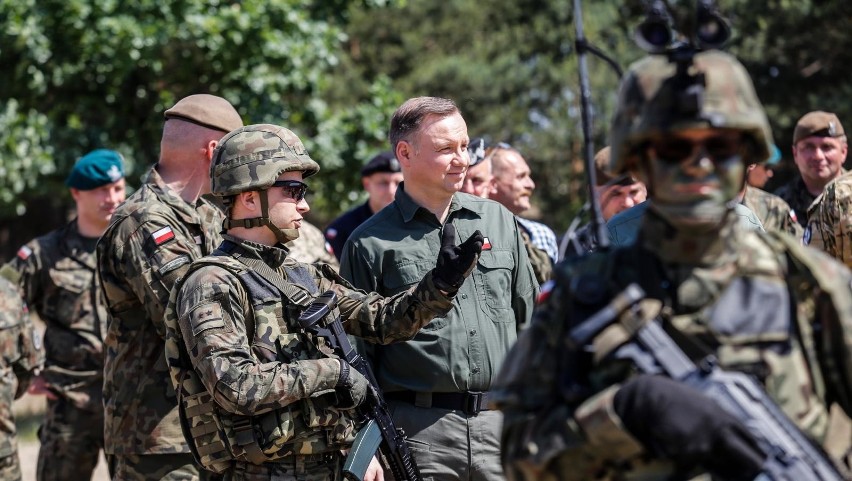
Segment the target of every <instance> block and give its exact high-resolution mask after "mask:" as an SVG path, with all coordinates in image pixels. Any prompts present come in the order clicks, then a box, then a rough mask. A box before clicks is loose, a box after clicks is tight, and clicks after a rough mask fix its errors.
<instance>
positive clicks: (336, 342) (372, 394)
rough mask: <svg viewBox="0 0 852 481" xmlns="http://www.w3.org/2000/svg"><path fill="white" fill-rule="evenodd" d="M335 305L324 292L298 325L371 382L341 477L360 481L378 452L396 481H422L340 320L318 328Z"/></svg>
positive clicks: (334, 298) (332, 297)
mask: <svg viewBox="0 0 852 481" xmlns="http://www.w3.org/2000/svg"><path fill="white" fill-rule="evenodd" d="M336 305H337V294H335V293H334V291H326V292H324V293H323V294H322V295H320V296H319V297H317V298H316V299H315V300H314V302H313V303H311V305H310V306H308V308H307V309H305V310H304V312H302V315H301V316H299V325H301V326H302V328H303V329H305V330H306V331H308V332H311V333H313V334H315V335H316V336H319V337H322V338H324V339H325V340H326V341H327V342H328V343H329V345H331V346H332V348H334V351H335V353H336V354H337V355H338V356H340V358H341V359H343V360H344V361H345V362H348V363H349V364H350V365H351V366H352V367H353V368H355V369H357V370H358V372H360V373H361V374H362V375H363V376H364V377H366V378H367V380H368V381H369V382H370V387H369V389H368V390H367V398H366V400H365V401H364V403H363V404H362V405H361V406H360V407H359V408H358V409H359V411H360V412H361V413H362V414H363V415H364V416H365V417H366V418H367V419H368V421H367V424H365V425H364V427H363V428H361V430H360V431H359V432H358V435H357V436H356V437H355V441H354V442H353V443H352V449H351V450H350V451H349V456H347V457H346V462H345V463H344V465H343V475H344V476H345V477H346V479H350V480H357V481H363V479H364V474H365V473H366V472H367V467H368V466H369V464H370V461H371V460H372V459H373V456H374V455H375V454H376V451H377V450H378V449H381V452H382V454H384V456H385V458H386V459H387V462H388V464H390V468H391V471H392V472H393V476H394V478H395V479H397V480H398V481H421V479H422V478H421V477H420V470H419V469H417V463H416V462H415V461H414V456H413V455H412V454H411V451H410V450H409V449H408V443H407V441H406V438H405V432H403V430H402V429H399V428H397V427H396V426H395V425H394V422H393V418H392V417H391V415H390V411H389V410H388V406H387V404H386V403H385V400H384V397H383V396H382V393H381V391H380V390H379V385H378V383H377V382H376V377H375V376H374V375H373V371H372V369H370V365H369V364H367V361H366V360H365V359H364V358H363V357H361V356H360V355H359V354H358V353H357V352H356V351H355V349H353V348H352V344H351V343H350V342H349V337H347V335H346V332H345V331H344V330H343V324H342V323H341V322H340V317H335V318H334V319H332V320H330V321H328V322H326V323H325V324H324V325H323V324H321V321H322V320H323V319H325V318H326V316H328V314H329V313H331V312H332V310H333V309H334V307H335V306H336Z"/></svg>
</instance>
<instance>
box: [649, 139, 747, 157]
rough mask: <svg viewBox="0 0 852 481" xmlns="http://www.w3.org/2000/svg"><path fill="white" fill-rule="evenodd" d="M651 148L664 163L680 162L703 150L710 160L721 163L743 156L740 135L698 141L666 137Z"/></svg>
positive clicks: (652, 143)
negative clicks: (698, 150)
mask: <svg viewBox="0 0 852 481" xmlns="http://www.w3.org/2000/svg"><path fill="white" fill-rule="evenodd" d="M650 147H651V148H652V149H654V151H655V152H656V154H657V157H658V158H659V159H660V160H663V161H668V162H680V161H682V160H685V159H688V158H690V157H692V156H694V155H695V151H696V150H697V149H698V148H701V150H702V151H703V152H704V153H706V154H707V157H709V158H710V160H712V161H714V162H719V161H723V160H726V159H729V158H731V157H733V156H735V155H738V154H741V153H742V149H743V143H742V137H741V136H740V135H738V134H724V135H714V136H712V137H708V138H706V139H703V140H698V141H696V140H693V139H688V138H685V137H672V136H666V137H661V138H659V139H655V140H652V141H651V142H650Z"/></svg>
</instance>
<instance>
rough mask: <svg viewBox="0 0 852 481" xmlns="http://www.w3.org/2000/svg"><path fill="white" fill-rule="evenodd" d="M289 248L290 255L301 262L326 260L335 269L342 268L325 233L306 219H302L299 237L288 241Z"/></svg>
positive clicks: (309, 262) (311, 262)
mask: <svg viewBox="0 0 852 481" xmlns="http://www.w3.org/2000/svg"><path fill="white" fill-rule="evenodd" d="M287 248H288V249H290V257H292V258H293V259H295V260H297V261H299V262H304V263H305V264H313V263H314V262H325V263H326V264H329V265H331V266H332V267H334V269H335V270H337V269H338V268H340V263H339V262H337V257H335V256H334V251H333V250H332V248H331V245H329V243H328V241H326V240H325V235H323V233H322V231H321V230H319V228H317V227H316V226H315V225H313V224H311V223H309V222H308V221H306V220H302V226H301V227H299V237H298V238H297V239H293V240H291V241H290V242H288V243H287Z"/></svg>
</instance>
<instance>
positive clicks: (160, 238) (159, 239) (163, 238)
mask: <svg viewBox="0 0 852 481" xmlns="http://www.w3.org/2000/svg"><path fill="white" fill-rule="evenodd" d="M151 237H153V238H154V244H157V245H162V244H163V243H164V242H167V241H170V240H172V239H174V238H175V233H174V232H173V231H172V228H171V227H169V226H166V227H163V228H162V229H160V230H158V231H156V232H154V234H153V235H151Z"/></svg>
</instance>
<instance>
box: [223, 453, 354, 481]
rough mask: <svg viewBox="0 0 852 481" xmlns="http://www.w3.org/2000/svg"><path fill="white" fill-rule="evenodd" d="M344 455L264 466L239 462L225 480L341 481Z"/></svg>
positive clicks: (309, 458)
mask: <svg viewBox="0 0 852 481" xmlns="http://www.w3.org/2000/svg"><path fill="white" fill-rule="evenodd" d="M343 460H344V458H343V455H342V454H340V453H339V452H335V453H328V454H317V455H312V456H295V457H292V458H283V459H279V460H278V461H276V462H274V463H268V464H263V465H260V466H258V465H256V464H238V465H236V466H235V467H234V468H232V469H231V470H229V471H227V472H226V473H225V475H224V481H342V480H343V474H342V473H343Z"/></svg>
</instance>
